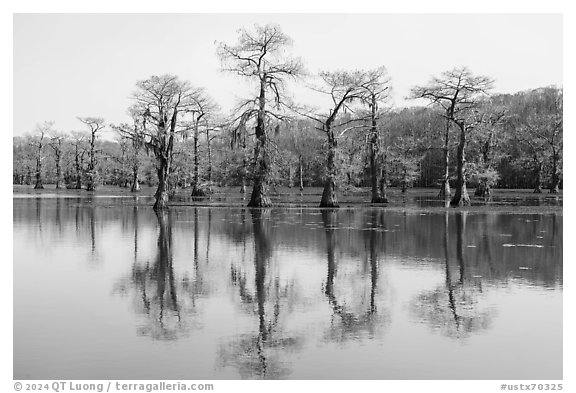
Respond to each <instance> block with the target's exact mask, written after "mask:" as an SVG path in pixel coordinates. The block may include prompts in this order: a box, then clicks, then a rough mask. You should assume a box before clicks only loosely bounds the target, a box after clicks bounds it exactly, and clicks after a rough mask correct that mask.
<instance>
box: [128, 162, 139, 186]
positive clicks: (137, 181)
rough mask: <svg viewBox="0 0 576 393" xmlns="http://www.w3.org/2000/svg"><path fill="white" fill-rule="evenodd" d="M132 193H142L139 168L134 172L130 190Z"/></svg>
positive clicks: (135, 167) (134, 169)
mask: <svg viewBox="0 0 576 393" xmlns="http://www.w3.org/2000/svg"><path fill="white" fill-rule="evenodd" d="M130 191H131V192H139V191H140V180H139V179H138V167H137V166H134V168H133V171H132V188H131V189H130Z"/></svg>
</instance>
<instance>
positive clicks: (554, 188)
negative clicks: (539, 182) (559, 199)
mask: <svg viewBox="0 0 576 393" xmlns="http://www.w3.org/2000/svg"><path fill="white" fill-rule="evenodd" d="M558 161H559V157H558V153H556V152H553V154H552V179H551V182H550V194H558V193H559V192H560V175H559V173H558Z"/></svg>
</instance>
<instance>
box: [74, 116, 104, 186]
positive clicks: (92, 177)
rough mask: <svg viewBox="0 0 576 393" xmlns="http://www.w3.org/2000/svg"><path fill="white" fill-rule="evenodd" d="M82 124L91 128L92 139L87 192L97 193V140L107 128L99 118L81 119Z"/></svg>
mask: <svg viewBox="0 0 576 393" xmlns="http://www.w3.org/2000/svg"><path fill="white" fill-rule="evenodd" d="M78 120H80V121H81V122H82V123H84V124H86V125H87V126H88V128H89V132H90V137H89V139H88V143H89V145H90V149H89V150H88V168H87V170H86V190H87V191H96V139H97V138H98V134H99V133H100V131H101V130H102V129H103V128H104V127H105V124H104V119H102V118H99V117H79V118H78Z"/></svg>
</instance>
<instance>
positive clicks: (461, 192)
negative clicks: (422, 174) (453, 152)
mask: <svg viewBox="0 0 576 393" xmlns="http://www.w3.org/2000/svg"><path fill="white" fill-rule="evenodd" d="M457 124H458V126H459V127H460V143H459V144H458V155H457V158H458V168H457V175H458V176H457V179H456V193H455V194H454V197H453V198H452V200H451V201H450V206H454V207H455V206H468V205H470V196H469V195H468V190H467V189H466V152H465V149H466V128H465V126H464V124H463V123H460V122H459V123H457Z"/></svg>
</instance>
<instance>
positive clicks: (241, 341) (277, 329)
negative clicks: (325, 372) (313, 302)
mask: <svg viewBox="0 0 576 393" xmlns="http://www.w3.org/2000/svg"><path fill="white" fill-rule="evenodd" d="M250 213H251V215H252V226H253V235H254V289H253V292H252V291H251V290H250V288H249V287H250V283H249V282H248V279H247V276H248V275H249V273H248V272H247V271H246V270H247V269H246V267H245V260H244V254H243V257H242V260H241V261H240V263H239V264H237V265H236V266H234V264H233V265H232V266H231V274H230V278H231V282H232V284H233V286H235V287H237V288H238V294H239V296H240V300H241V302H242V303H243V305H244V306H245V307H246V308H248V309H249V310H250V313H253V314H256V315H257V319H258V329H257V331H255V333H252V334H243V335H241V336H238V337H235V338H234V339H233V340H232V341H231V342H229V343H227V344H225V345H224V346H223V347H222V348H221V350H220V354H219V355H220V359H221V360H220V363H221V366H222V367H234V368H236V369H237V370H238V372H239V374H240V376H241V377H242V378H259V379H281V378H285V377H287V376H288V375H289V374H290V372H291V370H290V364H289V363H287V362H285V361H282V360H281V359H282V357H283V356H284V355H285V353H286V352H287V351H292V350H296V349H298V348H300V347H301V345H302V337H291V336H286V332H285V331H284V330H283V328H282V321H281V310H282V304H281V303H282V300H283V299H286V298H287V297H288V292H289V291H290V290H291V287H290V286H289V285H285V286H282V285H281V282H280V277H279V276H277V275H276V276H274V277H270V274H269V273H268V268H269V266H270V260H271V258H272V255H273V247H272V239H271V238H272V235H271V227H270V213H271V211H270V210H269V209H251V210H250Z"/></svg>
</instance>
